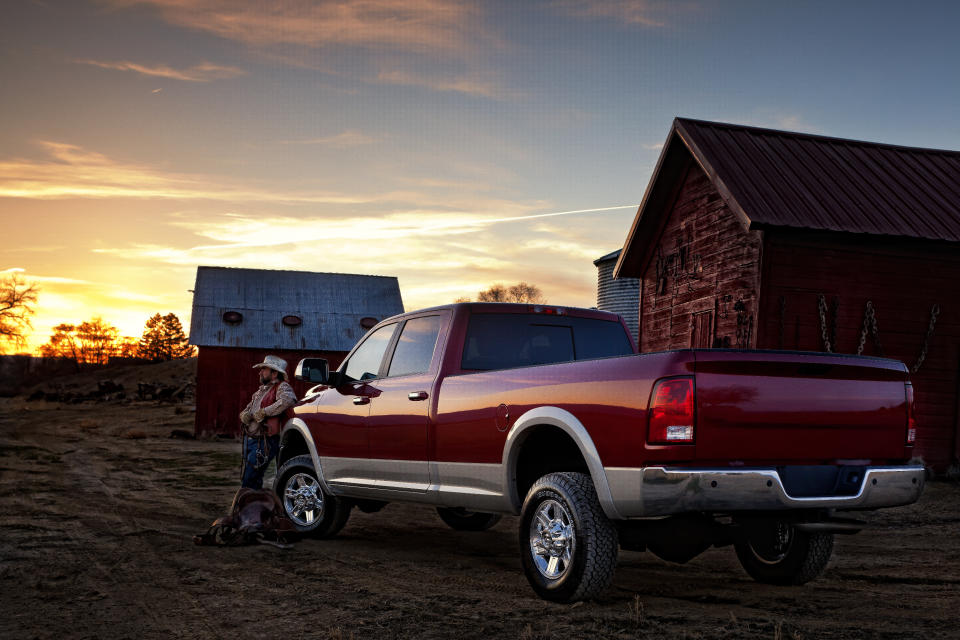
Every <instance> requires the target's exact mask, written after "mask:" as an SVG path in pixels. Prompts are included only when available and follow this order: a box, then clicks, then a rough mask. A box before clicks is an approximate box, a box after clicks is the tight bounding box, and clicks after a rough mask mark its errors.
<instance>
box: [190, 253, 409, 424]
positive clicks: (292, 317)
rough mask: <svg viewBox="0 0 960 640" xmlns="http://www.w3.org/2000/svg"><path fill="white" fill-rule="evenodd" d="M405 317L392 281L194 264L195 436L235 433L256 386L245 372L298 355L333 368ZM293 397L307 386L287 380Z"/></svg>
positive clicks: (293, 360)
mask: <svg viewBox="0 0 960 640" xmlns="http://www.w3.org/2000/svg"><path fill="white" fill-rule="evenodd" d="M398 313H403V301H402V299H401V297H400V284H399V282H398V281H397V279H396V278H395V277H389V276H368V275H357V274H349V273H311V272H306V271H273V270H267V269H233V268H227V267H198V268H197V283H196V286H195V287H194V292H193V313H192V315H191V318H190V344H192V345H196V347H197V350H198V362H197V390H196V391H197V394H196V395H197V415H196V422H195V426H194V429H195V431H196V433H197V434H198V435H199V434H203V433H226V434H236V433H238V430H239V421H238V418H237V416H238V414H239V413H240V411H241V409H242V408H243V407H244V406H245V405H246V404H247V402H249V400H250V395H251V394H252V393H253V391H254V390H255V389H256V387H257V378H256V376H255V375H254V373H253V371H252V369H251V367H252V366H253V365H254V364H256V363H257V362H262V361H263V357H264V356H265V355H267V354H268V353H269V354H273V355H277V356H280V357H281V358H284V359H285V360H286V361H287V362H288V364H289V369H288V374H290V375H291V376H292V375H293V367H294V366H295V365H296V363H297V362H298V361H299V360H300V359H301V358H306V357H322V358H326V359H327V360H329V361H330V366H331V368H336V367H337V366H339V365H340V363H341V362H342V361H343V358H344V357H345V356H346V355H347V353H348V352H349V351H350V349H351V348H352V347H353V345H354V344H356V343H357V341H358V340H359V339H360V338H361V337H363V335H364V334H365V333H366V332H367V330H368V329H369V328H370V327H372V326H373V325H374V324H376V323H377V322H379V321H380V320H383V319H384V318H387V317H389V316H392V315H396V314H398ZM290 382H291V384H293V386H294V389H295V390H296V391H297V394H298V395H302V394H303V393H304V392H305V391H306V389H307V386H308V385H305V384H303V383H300V382H297V381H295V380H292V379H291V381H290Z"/></svg>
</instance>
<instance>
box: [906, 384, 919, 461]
mask: <svg viewBox="0 0 960 640" xmlns="http://www.w3.org/2000/svg"><path fill="white" fill-rule="evenodd" d="M916 440H917V417H916V406H915V405H914V401H913V385H912V384H910V383H909V382H908V383H907V446H908V447H912V446H913V443H914V442H916Z"/></svg>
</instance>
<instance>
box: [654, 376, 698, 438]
mask: <svg viewBox="0 0 960 640" xmlns="http://www.w3.org/2000/svg"><path fill="white" fill-rule="evenodd" d="M693 408H694V391H693V378H670V379H668V380H661V381H659V382H657V384H656V385H655V386H654V387H653V393H652V394H651V396H650V412H649V424H648V427H647V442H649V443H651V444H690V443H692V442H693V425H694V422H693V417H694V416H693Z"/></svg>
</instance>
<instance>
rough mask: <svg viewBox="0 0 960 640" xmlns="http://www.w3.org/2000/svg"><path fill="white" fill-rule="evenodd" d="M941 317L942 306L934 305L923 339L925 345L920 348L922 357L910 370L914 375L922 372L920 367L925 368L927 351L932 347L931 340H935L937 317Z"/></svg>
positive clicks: (918, 358)
mask: <svg viewBox="0 0 960 640" xmlns="http://www.w3.org/2000/svg"><path fill="white" fill-rule="evenodd" d="M939 315H940V305H939V304H936V303H934V305H933V306H932V307H930V323H929V324H928V325H927V334H926V335H925V336H924V337H923V345H922V346H921V347H920V355H919V356H917V361H916V362H915V363H914V365H913V367H911V368H910V371H911V372H912V373H916V372H917V371H920V367H921V366H923V361H924V360H926V359H927V349H928V348H929V347H930V339H931V338H933V330H934V328H935V327H936V326H937V317H938V316H939Z"/></svg>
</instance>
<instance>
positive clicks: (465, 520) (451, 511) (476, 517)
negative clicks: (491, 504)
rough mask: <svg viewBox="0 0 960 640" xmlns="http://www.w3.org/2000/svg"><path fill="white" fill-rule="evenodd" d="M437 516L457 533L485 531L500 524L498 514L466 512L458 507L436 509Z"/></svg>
mask: <svg viewBox="0 0 960 640" xmlns="http://www.w3.org/2000/svg"><path fill="white" fill-rule="evenodd" d="M437 515H439V516H440V519H441V520H443V521H444V522H445V523H447V526H449V527H450V528H451V529H456V530H457V531H486V530H487V529H489V528H490V527H492V526H493V525H495V524H497V523H498V522H500V514H499V513H481V512H479V511H467V510H466V509H462V508H459V507H456V508H451V507H437Z"/></svg>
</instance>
